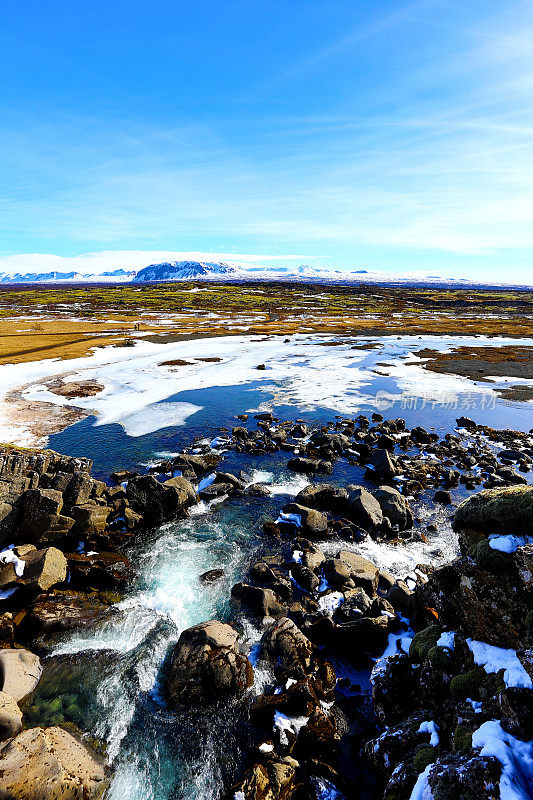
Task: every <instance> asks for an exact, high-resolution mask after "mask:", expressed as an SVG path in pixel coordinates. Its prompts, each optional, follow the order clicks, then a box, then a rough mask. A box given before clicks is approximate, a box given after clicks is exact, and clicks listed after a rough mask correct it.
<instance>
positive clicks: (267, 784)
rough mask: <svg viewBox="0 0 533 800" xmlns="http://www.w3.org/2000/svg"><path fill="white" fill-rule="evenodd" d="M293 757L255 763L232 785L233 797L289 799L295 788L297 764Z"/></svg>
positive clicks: (251, 799)
mask: <svg viewBox="0 0 533 800" xmlns="http://www.w3.org/2000/svg"><path fill="white" fill-rule="evenodd" d="M291 761H292V760H291V759H287V758H285V759H283V760H281V759H279V760H275V761H274V760H268V761H266V762H265V763H260V764H254V765H253V766H252V767H250V769H249V770H248V771H247V772H246V774H245V776H244V779H243V780H242V782H241V783H240V784H238V785H237V786H234V787H232V789H231V791H230V793H229V795H228V796H227V798H228V800H229V798H230V797H231V798H232V800H234V798H239V799H241V798H243V800H289V798H290V797H291V796H292V793H293V789H294V775H295V773H296V769H295V766H296V764H297V762H295V761H292V763H291Z"/></svg>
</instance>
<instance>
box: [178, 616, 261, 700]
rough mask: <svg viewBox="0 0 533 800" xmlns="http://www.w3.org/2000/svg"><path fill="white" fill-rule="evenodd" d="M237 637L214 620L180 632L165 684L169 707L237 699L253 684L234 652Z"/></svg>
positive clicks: (243, 660)
mask: <svg viewBox="0 0 533 800" xmlns="http://www.w3.org/2000/svg"><path fill="white" fill-rule="evenodd" d="M238 639H239V635H238V633H237V632H236V631H235V630H234V629H233V628H232V627H231V626H230V625H226V624H225V623H223V622H219V621H218V620H210V621H209V622H204V623H202V624H201V625H196V626H194V627H193V628H189V629H188V630H186V631H183V633H182V634H181V636H180V638H179V640H178V643H177V644H176V646H175V647H174V650H173V652H172V657H171V660H170V665H169V671H168V676H167V681H166V688H167V696H168V699H169V701H170V702H171V703H172V704H173V705H178V704H185V705H198V704H203V703H213V702H217V701H226V700H228V699H229V698H231V697H238V696H239V695H241V694H243V693H244V692H245V691H246V689H248V688H249V687H250V686H251V685H252V684H253V669H252V665H251V664H250V662H249V661H248V659H247V658H246V656H244V655H243V654H242V653H239V651H238V650H237V642H238Z"/></svg>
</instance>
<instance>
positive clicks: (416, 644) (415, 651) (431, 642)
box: [409, 625, 442, 663]
mask: <svg viewBox="0 0 533 800" xmlns="http://www.w3.org/2000/svg"><path fill="white" fill-rule="evenodd" d="M441 633H442V628H441V627H440V626H439V625H430V626H429V628H424V630H423V631H419V632H418V633H417V634H416V636H415V637H414V639H413V641H412V642H411V646H410V648H409V655H410V656H411V658H412V659H413V661H416V662H417V663H421V662H422V661H424V659H425V657H426V656H427V654H428V653H429V651H430V650H431V649H432V648H434V647H436V646H437V642H438V641H439V639H440V635H441Z"/></svg>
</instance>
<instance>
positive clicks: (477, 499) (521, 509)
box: [453, 485, 533, 536]
mask: <svg viewBox="0 0 533 800" xmlns="http://www.w3.org/2000/svg"><path fill="white" fill-rule="evenodd" d="M453 527H454V530H461V529H463V528H473V529H474V530H477V531H485V532H486V533H514V534H516V533H518V534H519V535H521V536H524V535H531V534H533V486H522V485H520V486H509V487H506V488H505V489H485V490H483V491H481V492H478V493H477V494H474V495H472V496H471V497H469V498H468V499H467V500H464V501H463V502H462V503H461V504H460V505H459V506H458V507H457V510H456V512H455V515H454V519H453Z"/></svg>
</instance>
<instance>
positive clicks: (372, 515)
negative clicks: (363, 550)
mask: <svg viewBox="0 0 533 800" xmlns="http://www.w3.org/2000/svg"><path fill="white" fill-rule="evenodd" d="M346 490H347V492H348V506H349V510H350V517H351V519H352V520H353V521H354V522H355V523H356V524H357V525H360V526H361V528H363V529H364V530H365V531H372V530H374V529H375V528H377V527H379V526H380V525H381V524H382V523H383V512H382V510H381V506H380V504H379V503H378V501H377V500H376V498H375V497H374V496H373V495H372V494H370V492H369V491H367V490H366V489H365V488H364V486H355V485H353V484H351V485H349V486H347V487H346Z"/></svg>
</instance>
